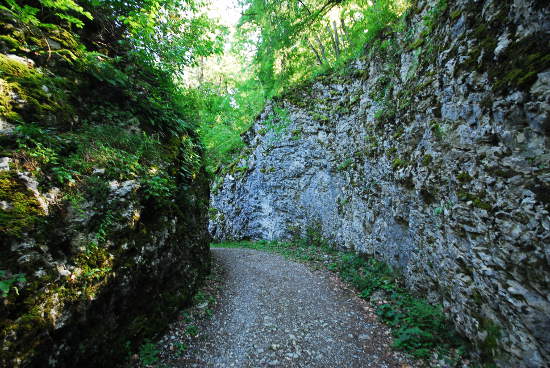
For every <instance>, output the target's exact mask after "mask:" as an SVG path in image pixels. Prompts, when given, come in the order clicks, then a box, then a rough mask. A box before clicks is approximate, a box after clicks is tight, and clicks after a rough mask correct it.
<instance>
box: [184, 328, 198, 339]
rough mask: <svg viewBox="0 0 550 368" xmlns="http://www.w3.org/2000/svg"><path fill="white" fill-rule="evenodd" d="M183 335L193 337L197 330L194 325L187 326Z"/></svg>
mask: <svg viewBox="0 0 550 368" xmlns="http://www.w3.org/2000/svg"><path fill="white" fill-rule="evenodd" d="M185 333H186V334H188V335H190V336H193V337H195V336H197V335H198V334H199V328H198V327H197V326H195V325H189V326H187V327H186V328H185Z"/></svg>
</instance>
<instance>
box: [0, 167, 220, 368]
mask: <svg viewBox="0 0 550 368" xmlns="http://www.w3.org/2000/svg"><path fill="white" fill-rule="evenodd" d="M96 175H97V176H98V178H100V176H101V174H100V172H98V173H97V174H96ZM0 185H1V189H0V203H2V206H3V207H2V210H6V211H5V212H7V213H10V210H11V209H12V208H14V207H16V208H24V209H25V211H26V214H25V216H28V217H27V218H26V219H25V221H26V222H25V223H23V224H20V226H22V227H23V226H24V227H28V226H29V225H30V224H29V222H31V221H36V222H41V223H35V230H34V231H32V232H26V233H25V234H24V236H22V237H15V236H13V234H10V233H8V232H7V231H6V230H7V229H6V228H2V230H3V234H4V235H3V238H2V241H0V243H1V246H2V250H1V255H2V261H1V265H2V268H3V269H4V270H5V269H8V270H17V271H19V272H22V273H21V274H20V275H23V276H24V277H23V278H22V279H21V278H20V279H18V280H16V282H14V283H13V284H10V285H9V288H8V291H7V292H6V294H5V295H4V299H3V305H2V306H0V310H1V311H2V324H1V328H2V339H3V341H2V343H3V347H4V350H3V351H2V352H1V353H0V365H2V366H5V367H22V366H25V367H27V366H31V367H46V366H55V367H74V366H82V367H93V366H102V367H107V366H114V365H116V363H117V362H120V361H121V360H123V359H125V357H126V355H125V353H128V352H130V351H132V349H135V348H136V344H139V342H140V341H142V339H143V338H144V337H150V336H151V335H152V334H153V333H155V332H158V331H159V330H160V329H161V328H162V326H165V325H166V324H167V323H168V322H169V321H170V320H171V319H172V318H173V317H174V315H175V313H177V312H178V311H179V310H180V309H181V308H182V307H183V306H185V305H186V304H187V303H188V302H189V301H190V299H191V297H192V296H193V294H194V292H195V290H196V288H197V287H198V285H199V283H200V282H201V280H202V278H203V276H204V275H205V274H206V273H207V272H208V268H209V248H208V240H209V236H208V234H207V232H206V228H207V217H206V208H205V206H204V203H206V202H207V198H208V185H207V181H206V180H205V179H200V180H197V181H196V182H195V185H194V189H192V190H189V191H187V192H186V193H184V194H183V196H182V198H181V199H180V201H179V203H178V205H179V206H181V207H176V206H158V203H155V202H152V201H148V200H146V198H145V197H144V195H143V192H142V191H140V186H139V184H138V183H137V182H136V181H125V182H118V181H111V182H109V185H108V188H107V191H106V193H105V196H106V197H105V201H104V202H96V201H93V200H86V199H82V200H79V201H76V200H74V201H72V203H71V201H67V200H66V199H62V198H63V197H62V195H61V193H59V190H56V189H55V188H54V189H52V190H50V191H49V193H46V194H44V193H41V192H39V191H38V190H37V189H36V182H35V181H34V179H33V178H32V177H31V176H30V175H28V174H25V173H18V172H16V171H14V170H9V171H8V170H4V171H0ZM8 186H11V187H10V188H8ZM8 189H9V195H10V196H11V197H9V198H8V197H6V195H5V194H6V193H8V192H7V190H8ZM98 208H101V209H102V210H106V213H107V215H105V216H104V215H103V214H102V213H101V212H100V211H98ZM3 212H4V211H3ZM8 225H13V224H8ZM8 229H9V230H14V229H15V227H14V226H11V227H10V228H8ZM4 236H5V237H4ZM1 276H3V278H2V281H3V282H4V283H6V280H7V281H9V280H10V276H11V279H13V276H14V275H13V274H2V275H1Z"/></svg>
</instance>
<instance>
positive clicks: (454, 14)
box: [450, 9, 462, 20]
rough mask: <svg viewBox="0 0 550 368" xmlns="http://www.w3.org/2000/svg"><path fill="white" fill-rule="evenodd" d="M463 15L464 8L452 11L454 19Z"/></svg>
mask: <svg viewBox="0 0 550 368" xmlns="http://www.w3.org/2000/svg"><path fill="white" fill-rule="evenodd" d="M461 15H462V9H457V10H455V11H452V12H451V14H450V17H451V19H452V20H456V19H458V18H459V17H460V16H461Z"/></svg>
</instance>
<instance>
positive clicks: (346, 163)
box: [336, 158, 353, 171]
mask: <svg viewBox="0 0 550 368" xmlns="http://www.w3.org/2000/svg"><path fill="white" fill-rule="evenodd" d="M352 164H353V159H351V158H347V159H345V160H344V161H343V162H342V163H341V164H340V165H338V167H337V168H336V169H337V170H338V171H344V170H347V169H348V168H349V167H350V166H351V165H352Z"/></svg>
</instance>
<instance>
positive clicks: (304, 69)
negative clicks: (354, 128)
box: [240, 0, 408, 96]
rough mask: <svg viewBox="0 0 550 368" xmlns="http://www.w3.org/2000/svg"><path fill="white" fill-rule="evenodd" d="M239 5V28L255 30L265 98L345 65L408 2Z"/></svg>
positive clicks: (250, 1) (290, 0) (255, 0)
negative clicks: (240, 10)
mask: <svg viewBox="0 0 550 368" xmlns="http://www.w3.org/2000/svg"><path fill="white" fill-rule="evenodd" d="M243 4H244V5H245V8H246V11H245V13H244V14H243V17H242V19H241V28H240V31H241V32H243V33H245V34H246V33H247V32H248V33H259V43H258V45H257V52H256V56H255V64H256V66H257V70H258V76H259V78H260V80H261V82H262V85H263V86H264V87H265V95H266V96H273V95H276V94H278V93H280V92H281V91H282V90H283V89H285V88H288V86H289V85H293V84H295V83H299V82H301V81H303V80H305V79H307V78H309V77H312V76H315V75H319V74H322V73H324V72H326V71H327V70H328V69H330V68H341V67H343V66H344V65H345V63H346V61H347V60H349V59H350V58H352V57H355V56H358V55H359V54H361V53H363V52H364V47H365V45H366V44H369V43H371V42H373V41H374V40H375V39H376V38H377V37H378V36H379V35H380V33H381V32H382V31H383V30H385V29H386V28H387V27H388V26H389V25H392V24H397V20H398V18H399V16H400V14H402V13H403V11H404V10H405V9H406V8H407V6H408V2H407V1H396V0H379V1H374V2H371V1H367V0H353V1H334V0H325V1H313V0H303V1H295V0H285V1H275V0H269V1H264V0H246V1H243ZM385 46H387V45H385ZM314 65H317V66H316V67H312V66H314Z"/></svg>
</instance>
